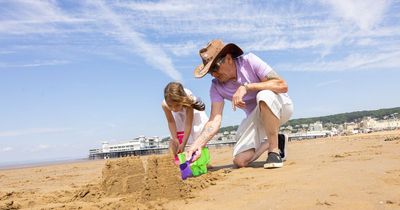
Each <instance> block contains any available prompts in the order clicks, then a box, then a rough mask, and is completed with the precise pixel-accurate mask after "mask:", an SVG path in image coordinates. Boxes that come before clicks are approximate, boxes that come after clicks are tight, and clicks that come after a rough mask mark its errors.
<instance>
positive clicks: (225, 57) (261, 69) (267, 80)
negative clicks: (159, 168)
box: [186, 40, 293, 168]
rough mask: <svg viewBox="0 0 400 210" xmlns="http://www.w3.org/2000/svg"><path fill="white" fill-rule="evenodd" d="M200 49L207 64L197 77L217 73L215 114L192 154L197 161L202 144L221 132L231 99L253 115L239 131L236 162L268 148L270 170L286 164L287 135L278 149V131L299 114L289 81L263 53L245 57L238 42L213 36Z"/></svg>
mask: <svg viewBox="0 0 400 210" xmlns="http://www.w3.org/2000/svg"><path fill="white" fill-rule="evenodd" d="M199 53H200V57H201V58H202V60H203V63H202V64H200V65H199V66H198V67H197V68H196V69H195V70H194V76H195V77H197V78H202V77H203V76H204V75H206V74H207V73H210V74H211V75H212V76H213V77H214V79H213V80H212V84H211V88H210V97H211V103H212V104H211V116H210V118H209V121H208V122H207V123H206V125H205V127H204V129H203V131H202V133H201V134H200V136H199V137H198V138H197V139H196V140H195V142H194V143H193V144H192V146H191V147H190V148H189V150H188V151H187V154H186V157H187V158H188V159H189V158H190V157H192V155H193V159H194V160H197V159H198V158H199V156H200V152H199V151H201V148H202V147H204V146H205V145H206V144H207V142H208V141H209V140H211V139H212V137H213V136H214V135H215V134H217V133H218V130H219V128H220V126H221V120H222V111H223V108H224V99H226V100H230V101H232V109H233V110H235V109H236V108H240V109H242V110H244V111H245V112H246V115H247V117H246V118H245V119H244V120H243V121H242V123H241V124H240V126H239V128H238V130H237V135H236V140H237V143H236V144H235V147H234V150H233V156H234V159H233V163H234V164H235V165H236V166H238V167H245V166H247V165H248V164H249V163H251V162H253V161H255V160H257V159H258V157H260V155H261V154H262V153H264V152H265V151H267V150H268V158H267V160H266V163H265V164H264V168H279V167H282V166H283V159H285V158H286V155H287V154H285V153H284V150H285V149H284V147H285V137H284V136H283V135H282V136H281V135H280V134H279V136H280V137H279V139H280V140H281V141H279V145H282V146H281V149H279V147H278V132H279V127H280V125H282V124H284V123H285V122H287V121H288V120H289V118H290V116H291V115H292V112H293V105H292V101H291V100H290V98H289V96H288V95H287V94H286V92H287V91H288V86H287V84H286V82H285V81H284V80H283V79H282V78H281V77H280V76H279V75H278V74H277V73H276V72H275V71H274V70H273V69H272V68H271V67H270V66H269V65H268V64H267V63H265V62H264V61H262V60H261V59H260V58H259V57H257V56H256V55H254V54H251V53H249V54H246V55H243V51H242V50H241V49H240V48H239V47H238V46H237V45H235V44H233V43H230V44H227V45H224V43H223V42H222V41H221V40H212V41H211V42H209V43H208V44H207V46H206V47H204V48H203V49H201V50H200V51H199ZM265 139H267V140H266V141H264V140H265ZM286 141H287V140H286Z"/></svg>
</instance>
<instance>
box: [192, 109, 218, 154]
mask: <svg viewBox="0 0 400 210" xmlns="http://www.w3.org/2000/svg"><path fill="white" fill-rule="evenodd" d="M223 110H224V102H214V103H212V104H211V116H210V119H209V120H208V122H207V123H206V124H205V125H204V128H203V131H202V132H201V134H200V136H199V137H197V139H196V140H195V141H194V142H193V144H192V146H191V147H190V149H189V150H188V151H187V153H186V159H187V160H189V159H190V158H191V157H192V155H193V153H195V152H197V151H198V152H197V153H195V156H194V157H193V161H195V160H197V159H199V157H200V154H201V149H202V148H203V147H204V146H205V145H206V144H207V142H208V141H210V140H211V139H212V137H214V135H215V134H217V133H218V130H219V128H220V127H221V121H222V111H223Z"/></svg>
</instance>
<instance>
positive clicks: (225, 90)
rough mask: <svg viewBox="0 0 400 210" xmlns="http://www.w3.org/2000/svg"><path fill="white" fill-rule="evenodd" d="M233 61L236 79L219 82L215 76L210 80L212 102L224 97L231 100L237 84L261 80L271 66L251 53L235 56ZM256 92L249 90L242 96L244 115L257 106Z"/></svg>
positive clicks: (220, 100) (270, 69) (221, 100)
mask: <svg viewBox="0 0 400 210" xmlns="http://www.w3.org/2000/svg"><path fill="white" fill-rule="evenodd" d="M235 63H236V71H237V78H236V81H233V80H230V81H227V82H225V83H221V82H219V81H218V80H217V79H215V78H214V79H213V80H212V85H211V88H210V97H211V102H212V103H213V102H223V101H224V99H227V100H229V101H232V97H233V94H235V92H236V90H237V89H238V88H239V86H241V85H244V84H245V83H258V82H261V79H262V78H265V77H266V76H267V74H268V73H269V72H270V71H272V68H271V67H270V66H269V65H268V64H267V63H265V62H264V61H262V60H261V59H260V58H259V57H257V56H256V55H254V54H252V53H249V54H246V55H242V56H239V57H237V58H236V59H235ZM258 92H259V91H250V92H247V94H246V95H245V96H244V97H243V101H244V102H245V103H246V108H245V109H243V110H244V111H245V112H246V115H249V114H250V113H251V111H253V110H254V108H255V107H256V106H257V100H256V97H257V93H258Z"/></svg>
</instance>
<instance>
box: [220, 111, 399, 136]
mask: <svg viewBox="0 0 400 210" xmlns="http://www.w3.org/2000/svg"><path fill="white" fill-rule="evenodd" d="M396 113H397V114H396ZM394 115H397V117H400V107H395V108H389V109H378V110H369V111H357V112H348V113H342V114H334V115H328V116H323V117H311V118H299V119H293V120H289V122H287V123H286V125H291V126H296V125H301V124H310V123H314V122H316V121H321V122H322V123H324V124H325V123H333V124H343V123H345V122H355V121H359V120H361V119H362V118H363V117H367V116H368V117H373V118H376V119H383V118H384V117H385V116H394ZM237 128H238V126H237V125H236V126H227V127H222V128H221V129H220V132H224V131H232V130H236V129H237Z"/></svg>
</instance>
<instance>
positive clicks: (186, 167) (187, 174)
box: [179, 161, 193, 180]
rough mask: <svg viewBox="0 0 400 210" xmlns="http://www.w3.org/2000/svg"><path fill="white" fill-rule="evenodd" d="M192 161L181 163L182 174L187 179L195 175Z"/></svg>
mask: <svg viewBox="0 0 400 210" xmlns="http://www.w3.org/2000/svg"><path fill="white" fill-rule="evenodd" d="M189 166H190V163H189V161H186V162H184V163H182V164H180V165H179V168H180V169H181V174H182V179H183V180H185V179H186V178H188V177H191V176H193V174H192V170H190V167H189Z"/></svg>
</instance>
